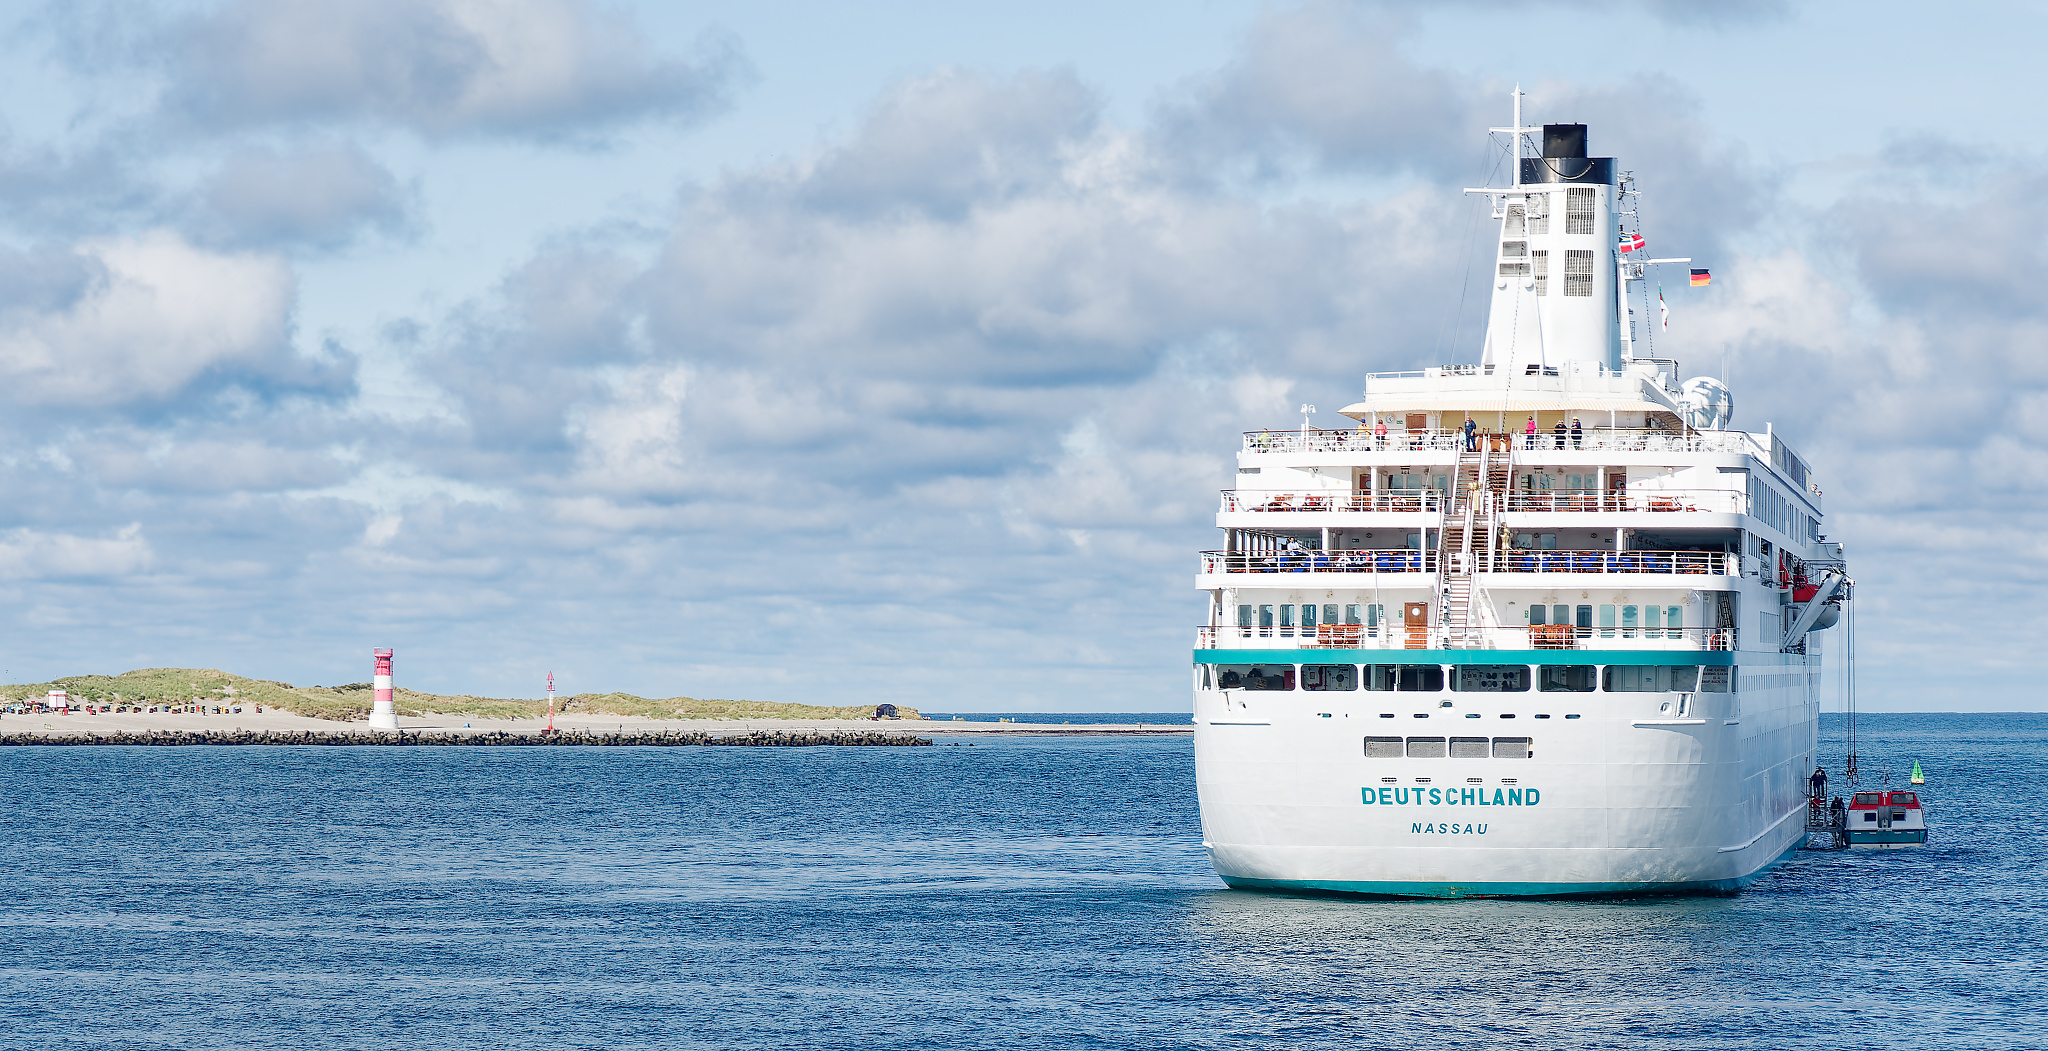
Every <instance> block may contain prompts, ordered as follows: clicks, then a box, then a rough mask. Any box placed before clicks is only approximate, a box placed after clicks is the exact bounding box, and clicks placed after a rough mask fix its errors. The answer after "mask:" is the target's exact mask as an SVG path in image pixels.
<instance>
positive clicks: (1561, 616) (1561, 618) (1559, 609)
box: [1550, 606, 1572, 624]
mask: <svg viewBox="0 0 2048 1051" xmlns="http://www.w3.org/2000/svg"><path fill="white" fill-rule="evenodd" d="M1550 622H1551V623H1552V624H1570V623H1571V622H1572V608H1571V607H1570V606H1552V607H1550Z"/></svg>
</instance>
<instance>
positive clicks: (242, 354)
mask: <svg viewBox="0 0 2048 1051" xmlns="http://www.w3.org/2000/svg"><path fill="white" fill-rule="evenodd" d="M78 254H79V255H81V256H83V257H85V258H86V259H87V260H89V261H90V262H91V263H93V264H94V265H95V266H96V267H97V268H98V270H99V279H98V280H97V281H95V282H93V283H92V285H91V286H90V288H89V289H88V290H86V291H85V292H84V294H82V295H81V296H79V297H78V298H77V299H76V300H75V301H74V302H71V303H69V304H68V305H66V306H64V307H63V308H61V309H56V310H51V311H42V312H37V311H13V312H9V313H8V314H7V315H5V316H4V317H0V376H4V377H5V378H6V380H7V388H8V389H7V397H8V399H9V400H10V401H12V402H14V403H15V404H17V405H36V406H75V407H86V406H104V405H115V404H122V403H129V402H137V401H161V400H163V399H167V398H170V397H172V396H174V395H177V394H179V393H180V392H183V391H185V390H187V389H188V388H189V387H191V386H192V385H193V384H194V383H195V382H196V381H197V380H199V379H200V378H201V377H202V376H205V375H206V374H208V373H210V372H229V373H232V372H236V371H242V372H247V373H251V374H256V375H265V374H268V375H278V374H282V373H285V372H289V371H291V369H292V368H293V363H292V361H291V358H292V354H291V350H290V348H289V346H288V345H287V343H286V337H287V335H288V330H289V322H290V316H291V306H292V297H293V278H292V273H291V270H290V268H289V267H288V266H286V264H285V263H284V261H283V260H281V259H278V258H276V257H273V256H262V255H251V254H240V253H218V252H208V251H204V250H201V249H198V248H195V247H193V246H192V245H191V244H189V243H187V242H186V241H185V240H184V239H183V238H181V237H179V236H178V235H176V234H173V233H170V232H167V231H161V230H159V231H155V232H152V233H148V234H143V235H140V236H136V237H124V238H110V239H105V240H97V241H89V242H86V243H84V244H82V245H80V246H79V248H78Z"/></svg>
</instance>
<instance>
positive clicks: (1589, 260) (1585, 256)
mask: <svg viewBox="0 0 2048 1051" xmlns="http://www.w3.org/2000/svg"><path fill="white" fill-rule="evenodd" d="M1586 232H1587V233H1592V232H1593V231H1591V230H1588V231H1586ZM1564 294H1565V295H1568V296H1590V295H1592V294H1593V253H1592V252H1589V251H1586V250H1584V249H1581V248H1571V249H1566V250H1565V253H1564Z"/></svg>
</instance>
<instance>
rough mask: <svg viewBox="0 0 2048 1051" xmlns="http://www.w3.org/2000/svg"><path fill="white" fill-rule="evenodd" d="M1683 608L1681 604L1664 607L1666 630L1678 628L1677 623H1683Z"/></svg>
mask: <svg viewBox="0 0 2048 1051" xmlns="http://www.w3.org/2000/svg"><path fill="white" fill-rule="evenodd" d="M1684 609H1685V607H1683V606H1666V607H1664V627H1665V629H1666V630H1668V631H1677V630H1678V628H1679V625H1680V624H1682V623H1684V621H1685V614H1684V613H1683V610H1684Z"/></svg>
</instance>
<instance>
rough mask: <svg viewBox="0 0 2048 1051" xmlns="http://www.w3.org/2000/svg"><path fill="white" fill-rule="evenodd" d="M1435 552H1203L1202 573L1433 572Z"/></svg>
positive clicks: (1408, 550)
mask: <svg viewBox="0 0 2048 1051" xmlns="http://www.w3.org/2000/svg"><path fill="white" fill-rule="evenodd" d="M1436 563H1437V553H1436V552H1435V551H1417V550H1414V549H1411V548H1396V549H1391V550H1371V551H1364V550H1359V551H1204V552H1202V572H1204V573H1434V572H1436Z"/></svg>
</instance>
